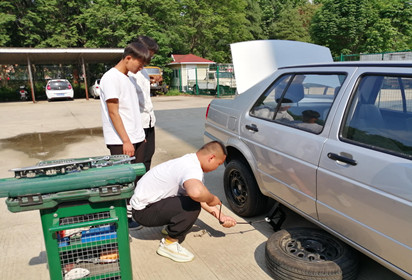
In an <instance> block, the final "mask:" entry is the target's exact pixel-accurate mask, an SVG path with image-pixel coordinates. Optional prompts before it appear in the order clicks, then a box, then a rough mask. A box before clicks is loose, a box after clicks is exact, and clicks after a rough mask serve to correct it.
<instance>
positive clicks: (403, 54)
mask: <svg viewBox="0 0 412 280" xmlns="http://www.w3.org/2000/svg"><path fill="white" fill-rule="evenodd" d="M334 60H335V61H382V60H385V61H391V60H397V61H399V60H412V50H403V51H396V52H381V53H362V54H348V55H343V54H342V55H340V56H338V57H334Z"/></svg>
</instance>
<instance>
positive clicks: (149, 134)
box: [143, 127, 155, 172]
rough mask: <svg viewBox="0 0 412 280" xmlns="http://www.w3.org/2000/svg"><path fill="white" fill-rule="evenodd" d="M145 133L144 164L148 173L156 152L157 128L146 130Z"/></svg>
mask: <svg viewBox="0 0 412 280" xmlns="http://www.w3.org/2000/svg"><path fill="white" fill-rule="evenodd" d="M144 132H145V134H146V142H144V143H143V145H144V148H143V149H144V158H143V163H144V165H145V167H146V172H147V171H149V170H150V165H151V164H152V157H153V155H154V152H155V128H154V127H150V128H145V129H144Z"/></svg>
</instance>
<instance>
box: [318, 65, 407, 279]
mask: <svg viewBox="0 0 412 280" xmlns="http://www.w3.org/2000/svg"><path fill="white" fill-rule="evenodd" d="M399 72H401V73H399ZM405 73H406V74H405ZM352 88H354V89H353V90H351V89H352ZM346 104H348V105H346ZM411 160H412V70H411V69H410V68H409V69H406V68H404V69H402V71H401V70H400V69H399V68H392V69H384V70H380V69H378V68H366V69H363V70H359V78H358V79H356V80H354V81H352V84H351V85H350V86H349V87H348V90H347V92H345V95H344V98H343V99H342V102H341V106H340V107H339V109H338V110H337V113H336V118H335V120H334V125H333V126H332V128H331V133H330V137H329V138H328V139H327V141H326V143H325V146H324V149H323V151H322V155H321V158H320V163H319V170H318V176H317V199H318V201H317V209H318V213H319V220H320V222H321V223H322V224H324V225H326V226H327V227H328V228H330V229H331V230H333V231H335V232H337V233H338V234H340V235H341V236H343V237H344V238H345V239H346V240H348V239H349V240H351V242H352V244H353V245H355V246H357V247H358V248H359V249H361V250H364V251H365V249H366V250H369V252H367V253H369V254H371V253H372V254H373V255H372V256H373V257H374V258H375V259H378V260H379V258H383V259H386V260H387V261H388V262H389V263H392V264H394V265H396V266H398V267H399V268H400V269H403V270H405V271H408V273H412V266H411V265H410V264H411V261H410V260H411V259H412V250H411V248H412V234H411V233H412V161H411ZM381 261H382V260H381Z"/></svg>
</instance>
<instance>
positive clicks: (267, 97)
mask: <svg viewBox="0 0 412 280" xmlns="http://www.w3.org/2000/svg"><path fill="white" fill-rule="evenodd" d="M345 77H346V76H345V75H343V74H288V75H284V76H282V77H280V78H279V79H278V80H276V81H275V83H274V84H273V85H272V86H271V87H269V89H268V90H266V91H265V92H264V94H263V95H262V96H260V98H259V99H258V101H257V102H256V103H255V104H254V106H253V107H252V109H251V111H250V114H251V115H252V116H255V117H258V118H262V119H267V120H271V121H274V122H278V123H282V124H285V125H288V126H293V127H296V128H298V129H302V130H305V131H308V132H312V133H320V132H321V131H322V129H323V126H324V123H325V121H326V119H327V116H328V114H329V110H330V107H331V106H332V103H333V100H334V98H335V96H336V94H337V93H338V92H339V89H340V87H341V85H342V83H343V81H344V79H345Z"/></svg>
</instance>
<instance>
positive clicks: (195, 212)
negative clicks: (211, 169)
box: [132, 196, 201, 243]
mask: <svg viewBox="0 0 412 280" xmlns="http://www.w3.org/2000/svg"><path fill="white" fill-rule="evenodd" d="M200 210H201V207H200V203H199V202H196V201H194V200H193V199H191V198H190V197H189V196H175V197H169V198H165V199H162V200H160V201H158V202H155V203H153V204H150V205H148V206H146V208H144V209H142V210H134V209H133V210H132V214H133V218H134V219H135V221H136V222H138V223H139V224H141V225H143V226H146V227H159V226H164V225H167V232H168V233H169V236H170V237H171V238H174V239H177V240H179V243H182V242H183V241H184V240H185V237H186V234H187V232H188V231H189V230H190V229H191V228H192V226H193V225H194V223H195V222H196V220H197V217H198V216H199V214H200Z"/></svg>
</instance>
